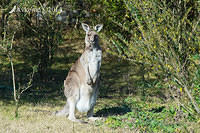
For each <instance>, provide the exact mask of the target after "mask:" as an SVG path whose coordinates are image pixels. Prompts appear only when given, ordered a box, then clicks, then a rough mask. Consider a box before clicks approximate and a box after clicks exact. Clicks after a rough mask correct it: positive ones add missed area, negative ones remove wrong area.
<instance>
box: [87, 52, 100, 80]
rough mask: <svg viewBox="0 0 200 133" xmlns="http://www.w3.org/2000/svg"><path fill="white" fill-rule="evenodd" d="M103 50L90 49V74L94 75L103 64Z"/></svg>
mask: <svg viewBox="0 0 200 133" xmlns="http://www.w3.org/2000/svg"><path fill="white" fill-rule="evenodd" d="M101 58H102V51H101V50H99V49H93V50H92V51H90V53H89V56H88V65H89V70H90V75H91V76H92V77H93V76H94V75H95V74H96V73H97V72H98V71H99V70H100V66H101Z"/></svg>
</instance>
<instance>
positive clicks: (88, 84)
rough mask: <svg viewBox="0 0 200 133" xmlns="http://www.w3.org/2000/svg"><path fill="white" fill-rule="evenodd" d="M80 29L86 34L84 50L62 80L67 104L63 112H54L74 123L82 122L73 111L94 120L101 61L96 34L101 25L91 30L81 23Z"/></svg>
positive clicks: (100, 51)
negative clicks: (84, 114) (83, 113)
mask: <svg viewBox="0 0 200 133" xmlns="http://www.w3.org/2000/svg"><path fill="white" fill-rule="evenodd" d="M82 28H83V29H84V30H85V32H86V36H85V50H84V52H83V54H82V55H81V57H80V58H79V59H78V60H77V61H76V62H75V64H73V65H72V67H71V69H70V71H69V73H68V75H67V77H66V79H65V80H64V94H65V96H66V98H67V102H66V104H65V106H64V108H63V110H61V111H58V112H56V115H57V116H60V115H66V116H67V115H69V116H68V119H69V120H71V121H74V122H83V121H81V120H78V119H76V117H75V109H77V110H78V111H79V112H87V117H88V118H89V119H90V120H96V118H95V117H93V109H94V106H95V104H96V99H97V96H98V89H99V82H100V79H99V77H100V67H101V60H102V50H101V47H100V46H99V36H98V35H97V32H99V31H100V30H101V29H102V28H103V25H102V24H98V25H96V26H95V27H94V30H92V29H91V28H90V27H89V26H88V25H87V24H85V23H82Z"/></svg>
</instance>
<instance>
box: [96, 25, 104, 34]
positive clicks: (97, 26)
mask: <svg viewBox="0 0 200 133" xmlns="http://www.w3.org/2000/svg"><path fill="white" fill-rule="evenodd" d="M102 28H103V24H98V25H96V26H95V27H94V30H96V31H97V32H99V31H101V29H102Z"/></svg>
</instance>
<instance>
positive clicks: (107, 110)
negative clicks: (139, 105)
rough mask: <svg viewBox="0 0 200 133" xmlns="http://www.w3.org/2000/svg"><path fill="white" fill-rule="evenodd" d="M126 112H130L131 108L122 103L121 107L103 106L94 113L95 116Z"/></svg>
mask: <svg viewBox="0 0 200 133" xmlns="http://www.w3.org/2000/svg"><path fill="white" fill-rule="evenodd" d="M128 112H131V109H130V108H129V107H128V106H126V105H124V106H121V107H111V108H103V109H101V110H99V111H97V112H96V113H95V116H97V117H108V116H113V115H124V114H126V113H128Z"/></svg>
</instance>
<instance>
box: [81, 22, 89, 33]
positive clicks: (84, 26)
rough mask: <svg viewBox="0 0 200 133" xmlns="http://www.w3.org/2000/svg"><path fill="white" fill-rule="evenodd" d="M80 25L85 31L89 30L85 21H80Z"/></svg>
mask: <svg viewBox="0 0 200 133" xmlns="http://www.w3.org/2000/svg"><path fill="white" fill-rule="evenodd" d="M81 25H82V27H83V29H84V31H85V32H88V31H89V29H90V27H89V25H87V24H85V23H81Z"/></svg>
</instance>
